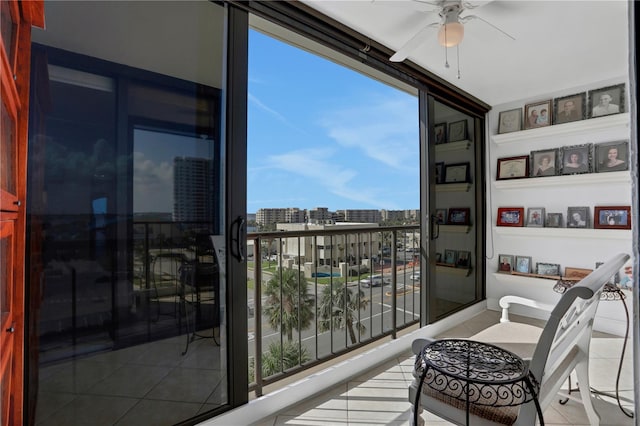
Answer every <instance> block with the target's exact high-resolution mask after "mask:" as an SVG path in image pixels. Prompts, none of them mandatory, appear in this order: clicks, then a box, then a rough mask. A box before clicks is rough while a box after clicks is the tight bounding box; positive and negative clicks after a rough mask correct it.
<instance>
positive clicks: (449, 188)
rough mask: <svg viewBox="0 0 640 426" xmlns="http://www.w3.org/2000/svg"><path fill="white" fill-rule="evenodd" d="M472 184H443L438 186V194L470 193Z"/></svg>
mask: <svg viewBox="0 0 640 426" xmlns="http://www.w3.org/2000/svg"><path fill="white" fill-rule="evenodd" d="M470 188H471V184H470V183H464V182H463V183H443V184H440V185H436V192H469V189H470Z"/></svg>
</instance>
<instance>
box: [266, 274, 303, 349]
mask: <svg viewBox="0 0 640 426" xmlns="http://www.w3.org/2000/svg"><path fill="white" fill-rule="evenodd" d="M264 294H265V296H267V300H266V303H265V304H264V313H265V315H266V316H267V318H268V319H267V321H268V322H269V325H270V326H271V328H272V329H274V330H281V331H282V333H286V335H287V340H288V341H291V340H293V330H297V331H299V330H304V329H306V328H309V327H310V326H311V320H313V305H314V301H313V297H312V296H311V295H309V294H308V288H307V283H306V282H305V281H304V280H301V279H300V273H299V272H298V271H294V270H292V269H281V270H279V271H278V272H277V273H275V274H274V275H273V276H272V277H271V279H270V280H269V281H267V285H266V288H265V291H264Z"/></svg>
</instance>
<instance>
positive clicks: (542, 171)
mask: <svg viewBox="0 0 640 426" xmlns="http://www.w3.org/2000/svg"><path fill="white" fill-rule="evenodd" d="M558 153H559V150H558V148H553V149H543V150H540V151H531V177H542V176H555V175H556V174H557V173H556V171H557V170H558V167H557V162H558V157H559V155H558Z"/></svg>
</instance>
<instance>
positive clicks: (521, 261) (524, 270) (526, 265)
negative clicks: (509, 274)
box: [515, 256, 531, 274]
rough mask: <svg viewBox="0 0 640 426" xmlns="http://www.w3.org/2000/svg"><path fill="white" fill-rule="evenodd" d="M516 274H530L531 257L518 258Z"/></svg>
mask: <svg viewBox="0 0 640 426" xmlns="http://www.w3.org/2000/svg"><path fill="white" fill-rule="evenodd" d="M515 272H518V273H520V274H530V273H531V256H516V265H515Z"/></svg>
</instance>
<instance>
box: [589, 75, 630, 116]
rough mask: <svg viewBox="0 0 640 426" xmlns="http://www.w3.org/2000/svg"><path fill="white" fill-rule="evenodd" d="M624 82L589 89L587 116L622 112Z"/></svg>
mask: <svg viewBox="0 0 640 426" xmlns="http://www.w3.org/2000/svg"><path fill="white" fill-rule="evenodd" d="M624 99H625V84H624V83H621V84H615V85H613V86H607V87H601V88H599V89H595V90H590V91H589V118H596V117H603V116H606V115H611V114H619V113H621V112H624V104H625V100H624Z"/></svg>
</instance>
